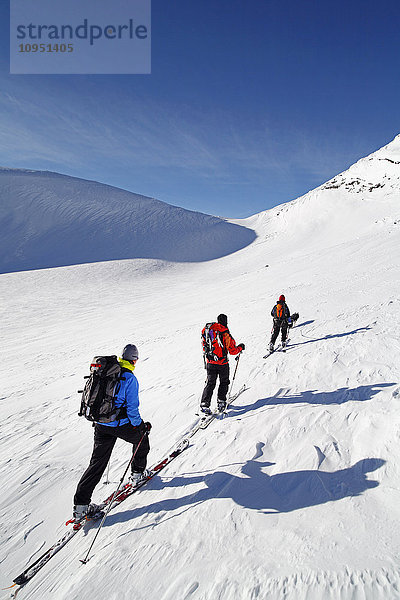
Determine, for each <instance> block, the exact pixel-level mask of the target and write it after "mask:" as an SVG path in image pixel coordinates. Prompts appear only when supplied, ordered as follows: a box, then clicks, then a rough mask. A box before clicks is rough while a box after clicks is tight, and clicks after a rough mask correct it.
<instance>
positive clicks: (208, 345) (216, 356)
mask: <svg viewBox="0 0 400 600" xmlns="http://www.w3.org/2000/svg"><path fill="white" fill-rule="evenodd" d="M201 339H202V344H203V355H204V360H205V362H206V369H207V380H206V385H205V388H204V390H203V395H202V397H201V403H200V410H201V411H202V412H203V413H206V414H210V413H211V410H210V404H211V397H212V394H213V391H214V388H215V384H216V382H217V378H218V376H219V387H218V410H219V411H224V410H225V408H226V394H227V392H228V388H229V360H228V354H239V353H240V352H242V350H244V348H245V346H244V344H239V345H238V346H236V342H235V340H234V339H233V337H232V336H231V334H230V333H229V329H228V317H227V316H226V315H224V314H221V315H218V319H217V323H207V325H206V326H205V327H204V328H203V331H202V332H201Z"/></svg>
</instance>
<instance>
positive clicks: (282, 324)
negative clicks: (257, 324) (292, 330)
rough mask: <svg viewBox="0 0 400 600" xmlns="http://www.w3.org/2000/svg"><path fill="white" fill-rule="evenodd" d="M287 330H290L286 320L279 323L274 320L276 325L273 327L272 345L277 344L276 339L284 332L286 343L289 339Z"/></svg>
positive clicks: (283, 340)
mask: <svg viewBox="0 0 400 600" xmlns="http://www.w3.org/2000/svg"><path fill="white" fill-rule="evenodd" d="M287 330H288V322H287V321H286V320H283V321H278V320H276V319H274V324H273V326H272V336H271V344H272V345H273V344H275V342H276V339H277V337H278V335H279V331H281V332H282V342H286V338H287Z"/></svg>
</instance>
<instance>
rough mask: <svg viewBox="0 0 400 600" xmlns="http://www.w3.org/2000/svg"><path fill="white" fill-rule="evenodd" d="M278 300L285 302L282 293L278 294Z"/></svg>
mask: <svg viewBox="0 0 400 600" xmlns="http://www.w3.org/2000/svg"><path fill="white" fill-rule="evenodd" d="M278 302H285V296H284V295H283V294H281V295H280V296H279V300H278Z"/></svg>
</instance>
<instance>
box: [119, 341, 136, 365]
mask: <svg viewBox="0 0 400 600" xmlns="http://www.w3.org/2000/svg"><path fill="white" fill-rule="evenodd" d="M122 358H123V359H124V360H130V361H132V360H138V358H139V352H138V349H137V348H136V346H135V344H127V345H126V346H125V348H124V349H123V350H122Z"/></svg>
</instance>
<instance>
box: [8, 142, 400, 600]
mask: <svg viewBox="0 0 400 600" xmlns="http://www.w3.org/2000/svg"><path fill="white" fill-rule="evenodd" d="M399 163H400V137H397V138H396V139H395V140H394V141H393V142H391V143H390V144H388V146H386V147H385V148H382V149H381V150H379V151H378V152H376V153H374V154H372V155H371V156H369V157H367V158H365V159H362V160H361V161H359V162H357V163H356V164H355V165H353V166H352V167H351V168H350V169H349V170H348V171H346V172H345V173H343V174H341V175H339V176H337V177H335V178H334V179H332V180H331V181H330V182H328V183H326V184H324V185H323V186H320V187H319V188H318V189H316V190H313V191H311V192H310V193H309V194H306V195H305V196H303V197H302V198H299V199H298V200H296V201H294V202H291V203H288V204H286V205H283V206H281V207H279V208H275V209H272V210H270V211H265V212H263V213H260V214H259V215H254V216H252V217H249V218H248V219H244V220H241V221H235V222H234V224H236V225H240V226H244V227H246V228H248V229H254V230H255V231H256V233H257V238H256V239H255V240H254V241H253V242H252V243H251V244H250V245H248V246H246V247H243V248H242V249H240V250H239V251H237V252H235V253H233V254H230V255H227V256H223V257H220V258H218V259H217V260H213V261H207V262H191V263H178V262H168V261H166V260H155V259H143V258H141V259H136V260H123V261H109V262H98V263H94V264H84V265H75V266H70V267H63V268H54V269H43V270H38V271H25V272H21V273H8V274H3V275H1V276H0V291H1V298H2V302H1V305H0V306H1V311H2V313H1V322H2V342H3V343H2V356H1V357H0V360H1V364H2V367H3V369H2V370H3V372H4V373H5V374H6V377H4V378H3V379H4V383H3V385H2V394H1V397H2V409H3V416H2V419H1V436H0V449H1V457H2V462H1V465H0V474H1V481H2V483H3V488H2V489H3V492H2V495H1V498H0V517H1V520H2V523H3V526H2V528H1V530H0V531H1V536H2V543H1V548H2V554H1V557H0V583H1V586H0V587H2V588H4V587H6V586H7V585H10V584H11V583H12V579H13V578H14V577H15V576H17V575H18V574H19V573H20V572H21V571H22V570H23V568H24V567H25V566H26V565H27V564H28V563H29V562H31V561H33V560H34V559H35V558H37V557H38V556H39V555H40V554H41V553H42V552H43V551H44V549H45V548H46V547H48V546H49V545H50V544H51V543H52V542H53V541H54V540H55V539H56V538H57V537H59V536H60V535H62V533H63V532H64V531H65V529H66V528H65V525H64V522H65V521H66V520H67V518H69V516H70V514H71V505H72V496H73V493H74V490H75V487H76V483H77V481H78V479H79V477H80V475H81V474H82V472H83V470H84V469H85V467H86V466H87V464H88V461H89V456H90V452H91V447H92V429H91V427H90V425H89V424H88V422H86V421H85V422H84V420H83V419H79V418H78V417H77V411H78V407H79V396H78V394H77V393H76V390H77V389H80V388H81V387H82V381H83V376H84V375H85V374H87V371H88V365H89V362H90V361H91V359H92V357H93V356H95V355H96V354H98V353H107V354H112V353H116V352H118V351H120V349H121V348H122V347H123V346H124V344H125V343H126V342H134V343H136V344H137V345H138V347H139V352H140V360H139V361H138V363H137V366H136V374H137V377H138V379H139V382H140V386H141V392H140V394H141V414H142V416H143V417H144V418H145V419H146V420H149V421H151V422H152V424H153V429H152V431H151V452H150V456H149V462H150V465H152V464H154V463H156V462H157V461H158V460H159V459H160V458H161V457H163V456H164V455H165V453H166V452H168V450H169V449H170V448H173V447H174V445H175V444H176V443H177V442H178V441H179V440H180V439H182V438H183V437H185V435H186V434H187V432H188V431H190V428H191V426H192V424H193V423H194V422H195V421H196V417H195V412H196V410H197V408H198V404H199V398H200V394H201V391H202V387H203V385H204V370H203V367H202V357H201V351H200V344H199V339H200V330H201V327H202V326H203V325H204V323H206V322H207V321H210V320H211V319H215V318H216V316H217V315H218V313H220V312H225V313H226V314H228V316H229V326H230V329H231V332H232V334H233V335H234V337H235V338H236V340H237V341H238V342H244V343H245V344H246V350H245V352H244V353H243V356H242V357H241V359H240V363H239V368H238V371H237V376H236V380H235V382H234V387H233V391H235V389H238V388H239V387H240V386H241V385H242V384H243V383H247V385H248V388H249V389H248V390H247V391H245V392H244V393H243V394H242V395H241V396H240V397H239V398H238V399H237V400H236V402H235V403H234V405H233V406H232V408H231V409H230V410H229V413H228V415H227V417H226V418H225V419H223V420H216V421H214V423H213V424H212V425H210V427H209V428H208V429H207V430H205V431H203V432H201V431H200V432H199V433H197V434H196V435H195V436H193V438H191V444H190V446H189V448H188V449H186V450H185V451H184V453H183V454H182V455H181V456H180V457H178V458H177V459H176V460H175V461H174V462H173V463H171V465H170V466H169V467H167V468H166V469H165V470H164V471H162V473H161V474H160V476H159V477H155V478H154V479H153V480H152V482H151V483H149V484H148V485H147V486H146V487H145V488H143V490H142V491H140V492H139V493H138V494H136V495H135V496H132V497H131V498H130V499H127V500H126V501H125V503H124V504H122V505H121V507H120V509H118V510H116V511H114V512H112V513H110V515H109V517H108V518H107V520H106V523H105V526H104V528H103V530H102V531H101V533H100V535H99V537H98V539H97V541H96V544H95V546H94V548H93V552H92V554H91V559H90V561H89V562H88V564H87V565H85V566H83V565H81V563H80V562H79V558H82V557H83V556H84V554H85V553H86V551H87V549H88V547H89V544H90V542H91V540H92V539H93V535H94V534H95V528H92V529H90V528H89V529H88V531H87V532H86V534H85V535H84V534H82V535H81V534H79V535H77V536H76V537H75V538H74V540H73V541H71V542H70V544H68V546H66V547H65V548H64V549H63V550H61V551H60V552H59V554H57V555H56V556H55V557H54V558H53V559H52V560H51V562H50V563H49V564H48V565H47V566H46V567H44V568H43V569H42V570H41V571H40V572H39V573H38V574H37V575H36V576H35V578H34V579H32V581H31V582H29V583H28V584H27V585H26V587H25V588H24V589H23V590H21V592H20V596H19V597H20V598H26V599H27V600H28V599H29V600H30V599H35V600H36V599H39V598H45V599H47V598H56V599H57V600H81V598H82V597H85V599H86V600H99V598H100V599H103V598H104V599H106V598H107V599H109V598H112V599H113V598H118V600H121V599H122V600H128V599H131V598H132V597H134V598H135V599H137V600H145V599H146V600H148V599H149V598H157V599H160V600H215V599H218V600H238V599H239V600H256V599H260V600H261V599H262V600H264V599H265V600H266V599H268V600H282V599H283V598H285V600H321V599H324V600H325V599H332V600H354V599H355V598H357V599H358V598H363V599H366V600H387V599H389V598H390V599H391V600H393V599H396V598H400V562H399V539H400V509H399V501H398V496H399V489H400V468H399V461H398V456H399V453H400V410H399V408H400V405H399V402H400V384H399V359H400V339H399V337H400V336H399V333H398V327H397V320H398V315H399V309H400V265H399V248H400V219H399V217H400V215H399V197H400V196H399V191H400V164H399ZM281 293H284V294H285V295H286V298H287V302H288V304H289V307H290V309H291V310H292V311H298V312H299V313H300V319H299V322H298V325H297V326H296V327H295V328H294V329H293V331H292V333H291V336H290V342H289V347H288V351H287V353H286V354H282V353H276V354H273V355H272V356H270V357H269V358H268V359H266V360H263V359H262V356H263V354H264V353H265V349H266V345H267V342H268V339H269V334H270V328H271V317H270V310H271V308H272V305H273V304H274V302H275V301H276V298H277V296H278V295H279V294H281ZM233 364H234V363H232V367H233ZM129 454H130V453H129V448H128V447H127V445H126V444H124V443H123V442H119V443H118V444H117V446H116V448H115V450H114V454H113V457H112V460H111V465H110V474H109V478H110V480H111V481H112V484H110V485H105V484H103V483H100V484H99V486H98V487H97V489H96V492H95V495H94V497H93V500H94V501H95V502H96V501H99V500H102V499H103V498H104V497H105V496H107V495H108V494H109V492H110V489H111V488H113V487H114V486H115V485H116V484H117V482H118V481H119V478H120V476H121V474H122V472H123V470H124V468H125V465H126V463H127V461H128V460H129ZM11 591H12V590H11ZM3 594H4V597H9V595H10V590H9V591H8V592H3Z"/></svg>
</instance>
